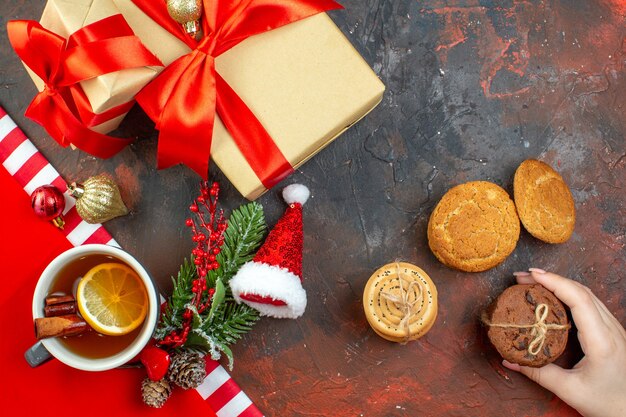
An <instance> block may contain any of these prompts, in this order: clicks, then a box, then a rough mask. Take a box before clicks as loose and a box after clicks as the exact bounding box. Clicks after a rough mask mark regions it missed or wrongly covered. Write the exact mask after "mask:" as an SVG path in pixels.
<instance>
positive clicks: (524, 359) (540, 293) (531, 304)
mask: <svg viewBox="0 0 626 417" xmlns="http://www.w3.org/2000/svg"><path fill="white" fill-rule="evenodd" d="M482 322H483V324H485V325H486V326H487V327H488V331H487V336H488V337H489V340H490V341H491V343H492V344H493V346H494V347H495V348H496V349H497V350H498V353H500V356H502V357H503V358H504V359H506V360H507V361H509V362H511V363H517V364H520V365H525V366H532V367H539V366H543V365H546V364H548V363H550V362H553V361H555V360H556V359H557V358H558V357H559V356H560V355H561V354H562V353H563V351H564V350H565V346H566V345H567V336H568V332H569V328H570V324H569V322H568V319H567V313H566V312H565V307H564V306H563V304H562V303H561V302H560V301H559V299H558V298H556V297H555V296H554V294H552V293H551V292H550V291H548V290H547V289H545V288H544V287H542V286H541V285H539V284H534V285H521V284H520V285H513V286H512V287H509V288H507V289H506V290H504V292H503V293H502V294H500V296H499V297H498V298H497V299H496V300H495V301H494V302H493V303H492V304H491V305H490V306H489V308H488V309H487V311H486V312H485V313H484V315H483V317H482Z"/></svg>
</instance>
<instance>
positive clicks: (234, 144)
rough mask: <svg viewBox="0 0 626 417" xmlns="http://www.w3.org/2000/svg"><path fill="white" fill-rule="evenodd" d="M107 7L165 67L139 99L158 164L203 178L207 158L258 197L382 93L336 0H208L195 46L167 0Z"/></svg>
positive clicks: (119, 0)
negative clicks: (339, 21) (346, 30)
mask: <svg viewBox="0 0 626 417" xmlns="http://www.w3.org/2000/svg"><path fill="white" fill-rule="evenodd" d="M114 2H115V4H116V5H117V7H118V9H119V10H120V11H121V12H122V14H123V15H124V17H125V18H126V20H127V21H128V23H129V24H130V25H131V27H132V28H133V31H134V32H135V33H136V34H137V36H139V38H141V40H142V41H143V43H144V44H145V45H146V46H147V47H148V49H150V50H151V51H152V52H154V53H155V54H156V55H157V56H158V57H159V58H160V59H161V60H162V61H163V63H164V64H165V65H167V68H166V69H165V70H164V71H163V72H161V73H160V75H159V76H158V77H156V78H155V79H154V80H153V81H152V82H150V83H149V84H148V85H147V86H146V87H145V88H144V89H143V90H142V91H141V92H140V93H139V94H138V95H137V101H138V102H139V104H140V105H141V106H142V107H143V108H144V110H145V111H146V113H147V114H148V115H149V116H150V117H151V118H152V119H153V120H154V121H155V123H156V125H157V129H159V130H160V136H159V145H158V146H159V149H158V162H159V167H160V168H165V167H168V166H171V165H174V164H177V163H181V162H182V163H184V164H186V165H188V166H189V167H191V168H192V169H193V170H194V171H196V172H197V173H198V174H199V175H201V176H203V177H206V175H207V170H208V161H209V156H211V157H212V158H213V160H214V161H215V163H216V164H217V165H218V166H219V168H220V169H221V170H222V171H223V173H224V174H225V175H226V176H227V177H228V179H229V180H230V181H231V182H232V183H233V185H234V186H235V187H236V188H237V189H238V190H239V191H240V192H241V193H242V194H243V195H244V196H245V197H247V198H249V199H255V198H257V197H258V196H260V195H261V194H262V193H263V192H264V191H265V190H266V189H268V188H271V187H272V186H273V185H275V184H276V183H278V182H279V181H280V180H282V179H284V178H285V177H286V176H288V175H289V174H290V173H292V172H293V170H294V169H296V168H298V167H299V166H300V165H302V164H303V163H304V162H306V161H307V160H308V159H310V158H311V157H312V156H313V155H315V154H316V153H317V152H319V151H320V150H321V149H323V148H324V147H325V146H326V145H328V144H329V143H330V142H332V141H333V140H334V139H335V138H336V137H337V136H338V135H340V134H341V133H342V132H344V131H345V130H346V129H348V128H349V127H350V126H352V125H353V124H354V123H356V122H357V121H358V120H359V119H361V118H362V117H363V116H365V115H366V114H367V113H368V112H369V111H371V110H372V109H373V108H374V107H375V106H376V105H377V104H378V103H379V102H380V101H381V99H382V95H383V92H384V85H383V84H382V82H381V81H380V80H379V79H378V77H377V76H376V74H374V72H373V71H372V70H371V68H370V67H369V65H368V64H367V63H366V62H365V61H364V60H363V58H362V57H361V56H360V55H359V53H358V52H357V51H356V50H355V49H354V47H353V46H352V45H351V44H350V42H349V41H348V40H347V39H346V37H345V36H344V35H343V34H342V33H341V31H340V30H339V29H338V28H337V26H336V25H335V24H334V23H333V22H332V20H331V19H330V18H329V17H328V15H326V13H324V12H325V11H327V10H330V9H333V8H338V7H340V6H339V5H338V4H337V3H335V2H334V1H330V0H297V1H296V0H294V1H289V2H284V1H277V0H241V1H224V0H222V1H218V0H211V1H205V2H204V13H203V15H202V18H201V19H200V21H199V24H200V29H201V31H202V33H203V36H200V37H198V38H199V41H196V40H195V39H194V38H193V37H192V36H189V35H188V34H187V33H185V31H184V29H183V26H182V25H180V24H179V23H177V22H176V21H174V20H173V19H172V18H171V17H170V15H169V14H168V11H167V5H166V2H165V1H157V2H155V1H152V0H114ZM173 3H180V1H174V2H173ZM192 3H195V1H194V2H192Z"/></svg>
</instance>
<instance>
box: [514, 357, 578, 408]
mask: <svg viewBox="0 0 626 417" xmlns="http://www.w3.org/2000/svg"><path fill="white" fill-rule="evenodd" d="M502 365H503V366H504V367H506V368H508V369H510V370H512V371H516V372H519V373H521V374H524V375H526V376H527V377H528V378H530V379H531V380H533V381H535V382H536V383H537V384H539V385H541V386H542V387H544V388H546V389H548V390H550V391H552V392H553V393H555V394H556V395H558V396H559V397H560V398H561V399H563V400H565V401H568V400H571V399H570V398H569V397H570V396H571V395H572V393H573V392H574V391H575V390H574V389H573V384H574V383H575V381H574V380H573V378H572V374H573V372H572V371H568V370H566V369H563V368H561V367H560V366H557V365H555V364H553V363H550V364H548V365H545V366H542V367H541V368H531V367H530V366H521V365H518V364H516V363H510V362H509V361H507V360H504V361H502Z"/></svg>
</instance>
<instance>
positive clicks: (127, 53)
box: [7, 14, 163, 158]
mask: <svg viewBox="0 0 626 417" xmlns="http://www.w3.org/2000/svg"><path fill="white" fill-rule="evenodd" d="M7 29H8V35H9V41H10V42H11V45H12V46H13V49H14V50H15V52H16V53H17V55H18V56H19V57H20V59H21V60H22V61H23V62H24V63H25V64H26V65H27V66H28V67H29V68H30V69H31V70H32V71H33V72H34V73H35V74H37V76H39V78H41V79H42V80H43V82H44V83H45V88H44V90H43V91H41V92H40V93H39V94H37V96H35V98H34V99H33V101H32V102H31V104H30V106H29V107H28V109H27V110H26V116H27V117H29V118H31V119H33V120H34V121H36V122H37V123H39V124H40V125H42V126H43V127H44V128H45V129H46V131H47V132H48V133H49V134H50V136H52V137H53V138H54V139H55V140H56V141H57V142H58V143H59V144H60V145H61V146H64V147H65V146H68V145H69V144H70V143H71V144H74V145H75V146H77V147H78V148H80V149H82V150H84V151H85V152H88V153H90V154H92V155H94V156H97V157H100V158H109V157H111V156H113V155H115V154H116V153H117V152H119V151H120V150H121V149H122V148H124V147H125V146H126V145H128V144H129V143H130V139H124V138H117V137H114V136H108V135H103V134H101V133H98V132H94V131H93V130H91V129H89V126H94V125H97V124H99V123H101V122H102V121H104V120H109V119H110V118H112V117H116V116H119V115H121V114H124V113H125V112H126V111H128V110H129V109H130V107H129V106H132V103H129V104H123V105H121V106H117V107H115V108H113V109H110V110H109V111H107V112H106V114H100V115H95V114H94V113H92V112H91V105H90V104H89V101H88V100H87V98H86V96H85V93H84V92H83V90H82V88H81V87H80V84H79V83H80V82H81V81H84V80H88V79H91V78H95V77H98V76H100V75H103V74H108V73H111V72H115V71H120V70H123V69H128V68H137V67H144V66H162V65H163V64H162V63H161V61H159V59H157V58H156V57H155V56H154V55H153V54H152V53H151V52H150V51H149V50H148V49H147V48H146V47H145V46H144V45H143V44H142V43H141V41H140V40H139V38H138V37H137V36H135V34H134V33H133V31H132V29H131V28H130V26H128V23H126V21H125V20H124V18H123V17H122V15H120V14H117V15H113V16H109V17H107V18H105V19H102V20H99V21H97V22H95V23H92V24H90V25H88V26H85V27H83V28H82V29H79V30H78V31H77V32H75V33H74V34H72V36H70V38H69V39H68V40H66V39H64V38H63V37H61V36H59V35H57V34H55V33H53V32H51V31H49V30H47V29H45V28H43V27H42V26H41V25H40V24H39V23H38V22H35V21H31V20H13V21H10V22H9V23H8V26H7Z"/></svg>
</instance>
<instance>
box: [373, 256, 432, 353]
mask: <svg viewBox="0 0 626 417" xmlns="http://www.w3.org/2000/svg"><path fill="white" fill-rule="evenodd" d="M363 308H364V310H365V317H366V318H367V321H368V323H369V324H370V326H372V329H374V331H375V332H376V333H377V334H378V335H379V336H381V337H383V338H385V339H387V340H390V341H392V342H398V343H406V342H409V341H411V340H415V339H418V338H420V337H422V336H423V335H424V334H426V332H428V330H430V328H431V327H432V326H433V324H435V319H436V318H437V288H436V287H435V284H434V283H433V281H432V280H431V279H430V277H429V276H428V274H426V272H424V271H423V270H422V269H421V268H418V267H417V266H415V265H412V264H409V263H406V262H394V263H390V264H387V265H385V266H383V267H381V268H379V269H378V270H377V271H376V272H374V274H373V275H372V276H371V277H370V279H369V281H367V285H366V286H365V290H364V291H363Z"/></svg>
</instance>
